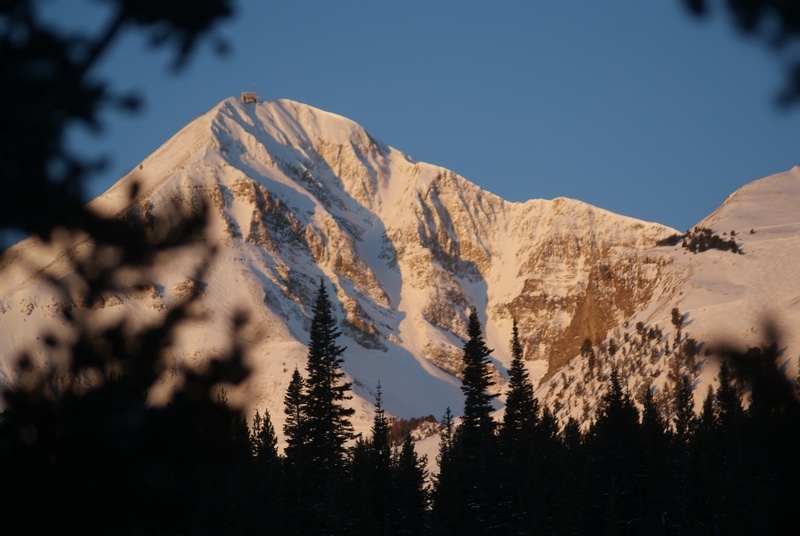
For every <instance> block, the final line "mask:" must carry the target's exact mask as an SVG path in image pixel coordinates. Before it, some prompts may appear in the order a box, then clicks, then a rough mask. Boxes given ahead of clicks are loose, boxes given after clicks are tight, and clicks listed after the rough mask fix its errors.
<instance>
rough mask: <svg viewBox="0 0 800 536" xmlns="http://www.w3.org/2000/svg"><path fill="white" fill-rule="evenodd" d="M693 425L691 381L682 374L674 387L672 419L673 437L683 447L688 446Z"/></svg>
mask: <svg viewBox="0 0 800 536" xmlns="http://www.w3.org/2000/svg"><path fill="white" fill-rule="evenodd" d="M695 423H696V418H695V415H694V394H693V393H692V380H691V379H690V378H689V376H688V375H686V374H682V375H681V376H680V378H679V380H678V383H677V384H676V385H675V416H674V418H673V425H674V427H675V435H676V438H677V440H678V441H679V442H681V443H683V444H684V445H685V444H688V442H689V439H690V437H691V435H692V433H693V432H694V426H695Z"/></svg>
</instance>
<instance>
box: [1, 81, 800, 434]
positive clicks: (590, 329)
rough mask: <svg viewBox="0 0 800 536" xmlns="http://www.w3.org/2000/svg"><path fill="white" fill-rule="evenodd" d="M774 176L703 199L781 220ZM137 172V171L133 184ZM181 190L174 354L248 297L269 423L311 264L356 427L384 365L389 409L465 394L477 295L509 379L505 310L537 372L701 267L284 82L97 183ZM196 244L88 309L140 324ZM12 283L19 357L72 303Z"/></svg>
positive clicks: (297, 357)
mask: <svg viewBox="0 0 800 536" xmlns="http://www.w3.org/2000/svg"><path fill="white" fill-rule="evenodd" d="M775 177H776V178H769V179H767V180H765V181H763V183H762V181H756V183H753V185H752V187H746V188H743V189H742V190H741V191H740V192H739V193H737V195H735V196H732V197H731V199H729V201H728V202H726V205H724V206H723V207H722V208H721V209H720V211H718V213H715V215H717V216H719V217H722V216H725V215H726V214H734V215H737V214H739V215H737V216H736V217H740V213H741V214H744V213H745V212H746V211H747V210H757V211H758V212H759V213H761V212H763V213H768V212H770V210H772V208H771V207H770V208H764V205H763V203H767V202H774V203H782V204H781V205H780V207H782V208H780V210H779V211H778V213H777V214H776V213H775V212H774V211H773V214H772V215H771V216H770V217H774V218H776V219H778V218H783V219H784V220H785V219H787V218H789V217H790V215H793V214H794V213H792V212H791V209H792V206H793V205H792V206H790V205H789V201H787V200H786V199H781V198H780V195H781V192H784V193H785V192H787V191H790V192H792V193H791V195H790V196H787V197H788V198H789V199H790V200H796V198H797V195H798V190H800V188H798V184H799V182H798V180H799V179H800V169H798V168H795V169H793V170H791V171H790V172H787V173H786V174H781V175H778V176H775ZM134 181H135V182H136V183H138V184H139V186H140V187H139V190H138V192H139V193H138V197H137V198H136V199H133V200H131V199H130V197H129V192H130V191H131V188H130V185H131V183H132V182H134ZM770 200H772V201H770ZM176 204H177V205H178V207H179V208H181V209H184V210H193V209H195V208H197V207H198V206H200V205H201V204H204V205H205V206H207V207H208V209H209V211H208V214H209V220H210V221H209V225H208V228H207V232H206V235H205V236H204V237H203V239H204V242H205V243H214V244H215V245H216V246H217V250H218V252H219V253H218V255H217V256H216V258H215V262H214V265H213V266H212V267H210V269H209V271H208V273H207V275H206V276H205V280H204V281H202V282H200V283H202V285H203V289H204V291H203V297H204V301H205V303H204V307H205V309H206V310H207V311H209V312H213V313H214V314H216V315H217V316H213V315H211V316H210V318H212V321H211V322H209V323H208V324H204V325H202V326H197V325H187V326H186V329H185V333H184V334H183V335H181V337H179V340H178V341H176V344H175V349H174V353H175V359H184V360H194V359H196V358H197V356H198V355H208V354H209V353H213V352H214V351H215V350H216V349H217V348H218V347H219V346H220V345H222V344H224V343H225V341H226V336H227V335H229V333H228V331H227V330H228V325H229V324H228V323H227V322H226V319H225V315H227V314H230V313H231V312H232V311H234V310H240V309H247V310H248V311H249V312H250V319H251V322H252V326H253V328H252V331H250V332H248V333H247V340H248V341H250V342H251V346H252V348H251V351H252V354H253V359H252V365H253V369H254V374H253V377H252V384H251V386H250V387H249V389H250V392H251V393H252V394H253V397H252V400H251V403H252V404H253V406H254V407H261V408H263V407H265V406H266V407H267V409H268V410H269V412H270V414H271V415H272V416H273V418H274V419H275V425H276V428H277V429H281V424H282V423H281V415H282V411H281V408H282V396H283V393H284V392H285V388H286V386H287V385H288V382H289V380H290V374H291V371H292V370H293V369H294V368H295V367H298V368H300V369H303V368H304V367H303V361H304V359H305V355H306V349H305V343H306V341H307V338H308V328H309V317H310V311H311V308H312V306H313V297H314V295H315V293H316V290H317V288H318V285H319V281H320V279H323V280H325V281H327V282H328V283H329V284H330V288H331V289H332V292H331V301H332V303H333V305H334V309H335V315H336V317H337V320H338V323H339V327H340V328H341V331H342V333H343V337H344V340H343V345H344V346H347V347H348V351H347V354H346V356H345V364H344V369H345V371H346V372H347V374H348V375H349V376H350V379H351V380H352V382H353V384H354V386H355V394H356V397H355V398H354V400H353V402H352V404H353V406H354V407H357V408H359V415H361V421H359V422H357V428H359V427H361V428H363V429H364V430H367V429H368V428H369V425H370V421H369V419H368V417H367V416H368V414H369V411H371V410H370V408H371V403H372V399H373V395H372V388H373V386H375V385H376V384H377V381H378V380H379V379H381V380H383V381H382V383H383V385H384V398H383V401H384V407H385V408H386V409H387V411H389V412H390V413H391V414H393V415H395V416H400V417H414V416H424V415H428V414H434V415H440V414H441V412H442V411H443V410H444V408H446V407H447V406H450V407H453V408H458V407H460V405H461V402H462V399H461V391H460V389H459V382H458V379H457V376H458V374H459V373H460V371H461V366H462V363H461V347H462V345H463V342H464V337H465V334H466V325H467V314H468V312H469V310H470V309H474V310H476V311H478V313H479V316H480V318H481V321H482V323H483V325H484V326H485V332H486V341H487V344H488V345H489V346H490V347H493V348H495V351H494V353H493V362H492V365H493V367H494V374H495V378H496V380H497V385H498V388H499V389H502V385H503V378H504V370H505V367H506V366H507V365H508V363H509V362H510V356H509V351H508V340H509V337H510V334H511V323H512V319H516V321H517V323H518V326H519V329H520V337H521V340H522V343H523V346H524V351H525V357H526V359H527V360H528V364H529V367H530V368H531V372H532V373H533V374H532V376H533V377H535V378H541V377H542V376H544V375H548V376H552V375H553V374H555V373H556V372H557V371H558V370H560V368H561V367H562V366H563V365H565V364H566V363H568V362H569V361H570V360H571V359H573V358H574V357H575V356H576V355H579V351H580V346H581V344H582V342H583V341H584V340H586V339H590V340H591V341H593V342H599V341H603V340H605V339H607V338H608V337H610V336H613V333H614V332H615V330H616V329H618V328H619V327H620V326H622V325H623V324H624V323H625V322H627V321H628V320H629V319H632V318H634V315H636V314H639V313H641V312H642V311H646V314H647V315H649V316H648V317H647V318H648V319H649V318H660V317H659V315H660V314H661V313H664V315H666V317H667V319H668V318H669V316H668V313H669V310H670V309H671V308H672V307H674V306H675V303H676V301H677V300H679V299H681V298H680V297H681V296H682V294H681V293H682V292H683V286H682V285H684V284H686V281H688V278H689V275H690V273H691V270H692V269H693V268H692V267H691V266H689V267H688V268H687V266H686V265H687V264H688V262H685V261H684V260H683V258H684V257H683V252H682V251H679V250H675V251H673V250H669V251H666V250H665V248H656V247H655V245H656V244H657V243H658V242H659V240H660V239H662V238H665V237H667V236H669V235H672V234H674V233H675V230H673V229H670V228H668V227H666V226H663V225H659V224H656V223H650V222H644V221H640V220H636V219H634V218H629V217H625V216H620V215H618V214H614V213H611V212H609V211H606V210H603V209H600V208H598V207H594V206H592V205H589V204H587V203H584V202H581V201H578V200H574V199H568V198H556V199H554V200H543V199H534V200H529V201H527V202H524V203H512V202H508V201H505V200H503V199H501V198H499V197H498V196H496V195H494V194H491V193H489V192H487V191H485V190H483V189H481V188H480V187H478V186H477V185H475V184H473V183H471V182H469V181H468V180H467V179H465V178H463V177H461V176H459V175H457V174H456V173H454V172H452V171H450V170H447V169H445V168H442V167H440V166H435V165H433V164H427V163H420V162H416V161H414V160H412V159H411V158H409V157H408V156H406V155H405V154H403V153H402V152H400V151H398V150H396V149H394V148H392V147H389V146H386V145H383V144H381V143H379V142H377V141H375V139H374V138H372V137H371V136H370V135H369V134H368V133H367V132H366V131H365V130H364V129H363V128H362V127H361V126H359V125H358V124H357V123H355V122H353V121H351V120H349V119H346V118H344V117H342V116H339V115H336V114H333V113H329V112H325V111H323V110H319V109H317V108H314V107H311V106H307V105H303V104H300V103H297V102H294V101H290V100H275V101H263V102H258V103H245V102H242V101H241V100H240V99H238V98H234V97H231V98H228V99H225V100H224V101H222V102H220V103H219V104H218V105H216V106H215V107H214V108H212V109H211V110H210V111H208V112H207V113H205V114H203V115H201V116H199V117H198V118H197V119H195V120H194V121H192V122H191V123H190V124H188V125H186V127H184V128H183V129H181V130H180V131H179V132H178V133H177V134H176V135H175V136H173V137H172V138H171V139H170V140H168V141H167V142H166V143H165V144H164V145H162V146H161V147H160V148H159V149H158V150H157V151H155V152H154V153H153V154H152V155H150V156H149V157H147V158H146V159H145V160H144V161H143V162H142V163H141V164H140V165H139V166H137V167H136V168H135V169H134V170H132V171H131V173H129V174H128V175H127V176H125V177H123V178H122V179H121V180H120V181H119V182H118V183H117V184H116V185H114V186H113V187H112V188H111V189H109V190H108V191H107V192H106V193H104V194H103V195H102V196H100V197H99V198H98V199H96V200H95V201H93V206H95V207H98V208H100V209H102V210H103V211H106V212H107V213H108V214H115V215H118V216H120V217H123V216H125V215H126V214H130V213H133V214H135V215H136V216H137V218H136V221H142V222H150V221H153V220H154V217H156V216H161V215H164V216H166V217H169V215H170V211H171V210H172V209H173V207H174V206H175V205H176ZM756 206H757V207H758V208H753V207H756ZM737 207H739V208H737ZM748 207H749V208H748ZM725 217H726V218H727V216H725ZM741 217H744V216H741ZM724 221H725V223H724V224H725V225H726V226H727V225H728V223H727V220H724ZM762 221H763V220H762ZM791 221H796V218H795V220H791ZM738 228H739V227H737V229H738ZM741 228H742V229H744V227H741ZM754 245H755V244H754ZM36 247H38V246H35V245H33V244H31V245H30V248H27V250H26V251H28V250H30V252H33V251H34V250H35V249H36ZM747 247H748V245H747V244H745V248H747ZM19 249H20V248H18V250H19ZM678 249H679V248H678ZM58 253H59V252H56V253H55V254H54V255H56V254H58ZM40 257H41V255H40ZM731 257H733V256H731ZM50 258H53V256H52V255H51V257H50ZM744 258H745V259H746V260H747V261H748V262H749V261H750V259H751V258H752V259H753V261H754V262H755V260H757V257H756V255H753V256H752V257H744ZM726 259H727V258H726ZM195 261H196V259H193V258H192V257H191V256H190V255H183V256H176V257H174V258H168V259H165V260H164V263H163V265H160V266H159V267H158V269H157V270H154V271H153V273H152V281H150V282H149V284H148V285H147V288H148V289H151V291H150V292H149V293H147V295H144V294H143V293H141V292H139V293H135V292H130V293H126V292H123V291H121V292H119V293H118V294H116V295H114V296H109V297H108V300H107V301H106V302H103V303H104V305H103V307H100V308H98V309H97V310H94V311H92V313H91V314H94V315H97V317H98V319H99V321H103V319H114V318H119V317H120V315H121V314H123V312H124V314H125V315H126V317H128V318H132V319H138V320H141V321H143V322H144V321H147V320H148V319H152V318H154V317H155V316H157V315H159V314H164V312H165V311H168V310H169V308H170V307H171V306H172V304H173V303H175V301H176V299H177V298H176V297H178V296H180V295H181V293H182V292H185V290H186V288H189V287H190V286H191V285H195V284H197V282H193V280H192V279H191V278H192V277H193V276H192V274H193V273H194V264H193V263H194V262H195ZM64 276H65V274H59V276H58V278H60V277H64ZM9 281H10V280H9V279H8V278H6V279H5V280H4V281H2V282H0V311H2V314H3V315H4V316H3V320H4V322H3V323H2V324H0V341H3V344H4V346H3V347H2V349H3V350H5V355H9V356H13V355H14V354H15V353H16V352H17V351H19V350H20V349H21V348H22V344H23V343H25V342H28V341H29V340H30V336H29V335H30V334H31V333H32V330H33V331H36V333H37V334H38V333H40V332H42V331H45V330H47V329H53V330H55V331H57V330H58V329H59V328H58V320H57V318H58V317H57V315H56V314H55V313H54V312H53V311H59V310H64V309H65V308H67V307H73V306H75V304H69V303H61V302H60V301H58V298H56V297H53V296H51V295H50V293H49V292H48V290H47V288H45V287H44V286H42V285H38V283H36V281H35V280H33V279H31V280H28V281H27V282H25V283H21V282H20V281H22V280H21V279H20V278H17V279H15V283H14V284H13V285H11V284H10V283H9ZM687 295H688V293H687ZM648 321H649V320H648ZM659 321H660V320H659ZM54 326H55V327H54ZM38 351H39V352H40V353H42V354H44V353H46V352H47V351H48V350H47V348H44V347H41V348H39V349H38ZM10 366H11V365H10V362H9V363H5V364H3V363H2V362H0V375H2V374H6V375H8V374H11V372H10Z"/></svg>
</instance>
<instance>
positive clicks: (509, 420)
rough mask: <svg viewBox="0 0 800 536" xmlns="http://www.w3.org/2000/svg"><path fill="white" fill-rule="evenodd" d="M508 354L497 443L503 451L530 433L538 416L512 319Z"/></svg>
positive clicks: (509, 450) (537, 407)
mask: <svg viewBox="0 0 800 536" xmlns="http://www.w3.org/2000/svg"><path fill="white" fill-rule="evenodd" d="M511 356H512V359H511V367H510V368H509V372H508V394H507V395H506V412H505V415H504V416H503V425H502V427H501V428H500V444H501V446H502V447H503V449H504V450H505V452H506V454H507V455H508V454H510V453H511V450H512V449H513V447H514V445H515V444H517V443H520V442H523V443H525V441H523V438H524V437H525V436H527V437H530V436H531V434H533V429H534V427H535V426H536V422H537V421H538V418H539V402H538V401H537V400H536V398H535V397H534V396H533V385H532V384H531V380H530V376H529V375H528V371H527V370H526V369H525V363H524V362H523V359H522V345H521V344H520V341H519V331H518V329H517V321H516V320H514V323H513V325H512V328H511ZM523 448H524V445H523ZM528 448H529V446H528Z"/></svg>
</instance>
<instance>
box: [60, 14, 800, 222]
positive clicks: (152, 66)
mask: <svg viewBox="0 0 800 536" xmlns="http://www.w3.org/2000/svg"><path fill="white" fill-rule="evenodd" d="M64 4H66V5H67V7H66V8H64V7H63V5H64ZM84 4H87V5H84ZM59 5H60V6H61V7H59ZM61 10H63V11H61ZM67 10H68V11H67ZM102 15H103V12H102V10H100V9H98V8H96V7H94V3H92V2H88V3H86V2H77V1H76V2H72V1H70V2H64V1H62V2H58V3H56V4H55V5H53V7H52V12H51V15H50V16H52V17H53V19H54V20H58V21H59V24H65V25H72V26H77V27H84V28H99V27H100V26H101V24H102V20H103V18H102ZM712 15H713V16H712V17H711V18H710V19H709V20H706V21H697V20H694V19H692V18H691V17H690V16H689V15H688V13H687V12H686V11H685V10H684V9H683V5H682V2H681V1H680V0H672V1H665V2H641V1H640V0H615V1H614V2H576V1H569V0H567V1H561V2H556V1H552V0H550V1H546V0H539V1H533V2H521V1H510V0H508V1H499V2H488V1H470V0H461V1H450V0H427V1H418V0H406V1H404V2H389V1H379V2H376V1H374V0H340V1H339V2H322V1H312V0H309V1H304V2H298V1H297V0H271V1H269V2H265V1H263V0H240V1H239V3H238V9H237V15H236V17H235V18H234V19H232V20H229V21H226V22H225V23H223V24H222V25H220V26H219V28H218V29H219V34H220V35H222V36H223V37H225V38H226V39H227V41H228V42H229V43H230V45H231V51H230V53H229V54H228V55H226V56H218V55H216V54H215V53H214V52H213V47H212V46H211V45H210V43H206V44H204V46H201V47H200V49H199V50H198V51H197V53H196V54H195V56H194V57H193V59H192V61H191V63H190V64H189V66H188V68H186V69H185V70H184V71H182V72H181V73H179V74H178V75H177V76H175V75H173V74H172V73H171V71H170V69H169V65H170V56H169V55H168V54H165V53H163V52H157V53H154V52H153V50H152V49H150V48H149V47H148V46H147V44H146V41H145V39H144V38H142V37H141V36H138V35H135V34H134V33H131V34H130V35H128V36H126V38H125V39H123V40H121V41H120V42H119V43H117V45H116V46H115V48H114V50H113V51H112V52H111V53H110V54H109V55H108V56H107V57H106V58H105V59H104V61H103V63H102V65H101V66H100V70H99V71H98V75H100V76H103V77H108V78H110V80H111V81H112V84H113V86H114V87H115V88H116V89H118V90H135V91H137V92H138V93H139V94H140V95H141V96H142V97H144V99H145V103H146V106H145V108H144V109H143V111H142V112H141V113H140V114H137V115H134V116H130V115H125V114H122V113H119V112H110V113H108V114H107V117H106V119H107V127H106V129H105V130H104V131H103V133H102V135H101V136H99V137H98V136H91V135H86V134H84V133H82V132H76V133H75V135H74V136H73V143H74V145H75V147H76V148H78V149H79V150H80V151H82V152H85V153H87V154H92V155H107V156H108V157H109V158H110V160H111V165H110V166H109V167H108V168H107V169H106V170H105V172H104V173H103V174H102V176H101V177H99V178H98V179H97V180H96V181H95V183H94V184H93V188H92V192H91V193H92V194H97V193H99V192H100V191H102V190H103V189H105V188H107V187H108V186H110V185H111V184H112V183H113V182H114V181H115V180H116V179H118V178H119V177H121V176H122V175H123V174H124V173H125V172H126V171H128V170H129V169H131V168H133V167H134V166H135V165H136V164H138V162H139V161H141V160H142V159H144V158H145V157H146V156H147V155H148V154H150V153H151V152H152V151H154V150H155V149H156V148H158V146H160V145H161V144H162V143H163V142H164V141H166V140H167V139H168V138H169V137H170V136H171V135H172V134H174V133H175V132H177V131H178V129H180V128H181V127H182V126H183V125H185V124H186V123H188V122H189V121H191V120H192V119H194V118H195V117H196V116H198V115H200V114H202V113H204V112H205V111H207V110H208V109H209V108H211V107H212V106H214V105H215V104H216V103H217V102H219V101H220V100H222V99H224V98H226V97H228V96H230V95H238V94H239V93H240V92H241V91H243V90H251V89H252V88H253V85H255V86H256V89H257V91H258V92H259V93H260V95H261V96H262V98H266V99H274V98H288V99H293V100H297V101H300V102H303V103H306V104H310V105H313V106H317V107H319V108H322V109H325V110H328V111H331V112H335V113H338V114H341V115H343V116H346V117H349V118H351V119H353V120H355V121H357V122H358V123H360V124H361V125H363V126H364V127H365V128H366V129H367V130H368V131H369V132H370V133H371V134H372V135H373V136H374V137H376V138H378V139H380V140H382V141H383V142H384V143H387V144H389V145H392V146H394V147H396V148H398V149H400V150H401V151H403V152H406V153H408V154H409V155H410V156H412V157H413V158H415V159H417V160H421V161H427V162H431V163H434V164H438V165H442V166H445V167H447V168H450V169H452V170H454V171H456V172H457V173H459V174H461V175H463V176H464V177H466V178H467V179H469V180H470V181H472V182H475V183H476V184H478V185H479V186H481V187H483V188H486V189H488V190H490V191H492V192H494V193H495V194H497V195H499V196H501V197H503V198H506V199H509V200H514V201H524V200H527V199H531V198H547V199H551V198H554V197H559V196H565V197H571V198H575V199H580V200H582V201H586V202H588V203H591V204H594V205H597V206H599V207H602V208H605V209H608V210H611V211H614V212H617V213H620V214H625V215H628V216H633V217H637V218H641V219H645V220H649V221H657V222H660V223H664V224H667V225H671V226H673V227H676V228H678V229H681V230H685V229H687V228H689V227H690V226H692V225H694V224H695V223H697V221H699V220H700V219H702V218H703V217H705V216H706V215H708V214H709V213H710V212H711V211H713V210H714V209H715V208H716V207H717V206H719V205H720V204H721V203H722V202H723V201H724V200H725V198H726V197H727V196H728V195H729V194H731V193H732V192H733V191H735V190H736V189H737V188H739V187H740V186H742V185H743V184H745V183H747V182H750V181H752V180H755V179H758V178H761V177H763V176H766V175H770V174H772V173H777V172H780V171H783V170H786V169H788V168H790V167H792V166H793V165H796V164H800V154H799V153H798V140H800V136H798V131H799V130H800V107H795V108H793V109H788V110H786V109H780V108H777V107H776V106H775V105H774V97H775V95H776V94H777V92H778V90H779V89H780V87H781V84H782V82H783V76H784V71H783V66H782V64H781V63H780V59H779V57H777V56H775V55H773V54H772V53H771V52H769V51H768V50H766V49H765V48H764V47H762V46H761V44H760V43H756V42H753V41H750V40H747V39H744V38H742V37H741V36H740V35H738V34H737V32H736V31H735V29H734V28H733V27H732V25H731V24H730V23H729V22H730V21H729V20H728V18H727V13H719V12H717V13H713V14H712Z"/></svg>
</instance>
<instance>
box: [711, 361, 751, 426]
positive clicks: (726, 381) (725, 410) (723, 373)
mask: <svg viewBox="0 0 800 536" xmlns="http://www.w3.org/2000/svg"><path fill="white" fill-rule="evenodd" d="M715 398H716V411H717V418H718V419H719V422H720V425H721V426H722V427H723V428H724V429H725V430H726V432H727V433H730V432H731V431H732V430H733V429H734V428H735V427H736V426H737V425H738V424H739V423H740V421H741V418H742V416H743V414H744V412H743V410H742V401H741V398H740V397H739V392H738V390H737V388H736V385H735V383H734V381H733V378H732V377H731V369H730V366H729V365H728V362H727V360H724V359H723V360H722V362H721V363H720V366H719V386H718V387H717V392H716V396H715Z"/></svg>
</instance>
